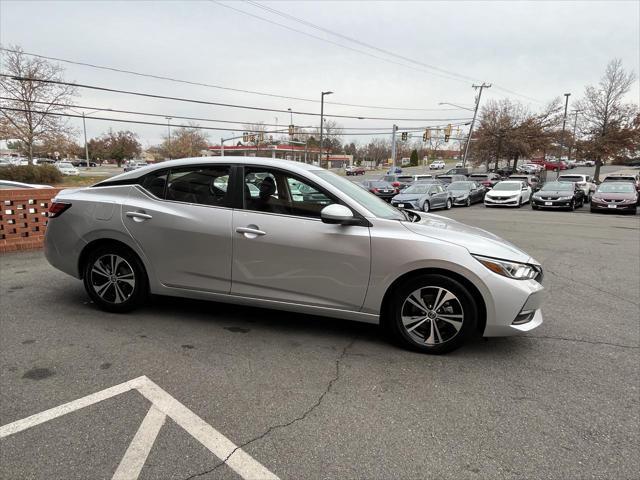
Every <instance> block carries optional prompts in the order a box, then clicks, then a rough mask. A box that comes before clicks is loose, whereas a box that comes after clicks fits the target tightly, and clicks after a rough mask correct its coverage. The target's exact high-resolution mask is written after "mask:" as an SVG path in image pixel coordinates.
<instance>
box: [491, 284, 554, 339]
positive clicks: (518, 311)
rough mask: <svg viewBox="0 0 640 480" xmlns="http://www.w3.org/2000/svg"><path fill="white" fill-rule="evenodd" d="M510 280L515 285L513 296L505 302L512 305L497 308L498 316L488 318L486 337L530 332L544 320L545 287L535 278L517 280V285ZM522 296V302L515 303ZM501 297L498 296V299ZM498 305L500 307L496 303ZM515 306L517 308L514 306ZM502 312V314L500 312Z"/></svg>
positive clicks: (512, 285)
mask: <svg viewBox="0 0 640 480" xmlns="http://www.w3.org/2000/svg"><path fill="white" fill-rule="evenodd" d="M512 282H514V280H511V281H509V283H510V284H511V285H510V286H511V287H515V291H512V293H511V295H512V297H511V298H510V299H509V301H507V299H506V298H505V299H504V300H505V303H508V304H509V305H510V308H506V306H507V305H504V306H503V307H502V308H497V309H496V310H497V311H496V313H497V315H496V318H494V319H487V324H486V326H485V329H484V333H483V335H484V336H485V337H504V336H511V335H517V334H518V333H521V332H528V331H530V330H533V329H534V328H537V327H539V326H540V325H542V323H543V322H544V316H543V314H542V309H541V308H542V301H543V298H544V287H543V286H542V285H541V284H540V283H538V282H537V281H535V280H526V281H525V280H515V282H517V283H516V284H515V285H514V284H513V283H512ZM518 284H520V285H518ZM517 298H520V303H518V304H517V306H516V303H513V302H514V301H517V300H516V299H517ZM499 300H500V299H498V298H496V301H499ZM496 307H498V306H497V305H496ZM514 307H515V308H514ZM498 312H501V314H498Z"/></svg>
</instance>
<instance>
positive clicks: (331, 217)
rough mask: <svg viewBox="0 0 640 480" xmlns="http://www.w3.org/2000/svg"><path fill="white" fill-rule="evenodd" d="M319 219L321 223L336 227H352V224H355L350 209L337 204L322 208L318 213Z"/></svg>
mask: <svg viewBox="0 0 640 480" xmlns="http://www.w3.org/2000/svg"><path fill="white" fill-rule="evenodd" d="M320 218H321V219H322V222H323V223H331V224H338V225H352V224H353V223H354V222H357V220H356V218H355V217H354V216H353V212H352V211H351V209H349V208H347V207H345V206H344V205H340V204H338V203H334V204H332V205H327V206H326V207H324V208H323V209H322V211H321V212H320Z"/></svg>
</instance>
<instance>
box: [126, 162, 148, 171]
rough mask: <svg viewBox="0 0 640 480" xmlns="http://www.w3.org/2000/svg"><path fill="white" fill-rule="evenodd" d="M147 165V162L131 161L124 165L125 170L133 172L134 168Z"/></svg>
mask: <svg viewBox="0 0 640 480" xmlns="http://www.w3.org/2000/svg"><path fill="white" fill-rule="evenodd" d="M147 165H148V164H147V162H131V163H128V164H127V165H125V166H124V171H125V172H131V171H133V170H137V169H139V168H143V167H146V166H147Z"/></svg>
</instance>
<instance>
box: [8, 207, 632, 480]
mask: <svg viewBox="0 0 640 480" xmlns="http://www.w3.org/2000/svg"><path fill="white" fill-rule="evenodd" d="M435 213H436V214H439V215H440V214H442V215H446V216H450V217H452V218H457V219H459V220H461V221H463V222H466V223H470V224H473V225H477V226H480V227H482V228H485V229H487V230H490V231H492V232H494V233H497V234H498V235H501V236H503V237H504V238H506V239H508V240H510V241H512V242H513V243H515V244H516V245H519V246H521V247H522V248H523V249H525V250H526V251H527V252H529V253H531V254H532V255H533V256H534V257H536V258H537V259H538V260H540V261H541V262H542V264H543V266H544V267H545V270H546V272H547V275H546V276H545V280H544V283H545V286H546V287H547V297H546V301H545V306H544V312H545V319H546V321H545V323H544V324H543V325H542V327H541V328H539V329H537V330H534V331H533V332H531V333H530V334H527V335H525V336H523V337H517V338H496V339H488V340H482V339H478V340H476V341H473V342H471V343H470V344H468V345H467V346H466V347H464V348H463V349H461V350H459V351H456V352H454V353H453V354H450V355H447V356H423V355H419V354H416V353H412V352H408V351H404V350H401V349H399V348H397V347H395V346H393V345H391V344H388V343H386V342H385V341H384V339H383V338H382V337H381V336H380V334H379V332H378V329H377V328H376V327H374V326H371V325H366V324H357V323H353V322H346V321H341V320H336V319H325V318H319V317H307V316H300V315H297V314H292V313H281V312H272V311H266V310H260V309H253V308H243V307H237V306H230V305H221V304H217V303H209V302H198V301H191V300H180V299H170V298H155V299H154V300H153V302H152V303H151V304H150V305H149V306H147V307H145V308H143V309H141V310H139V311H137V312H135V313H134V314H130V315H126V316H119V315H113V314H107V313H104V312H100V311H98V310H96V309H95V308H94V307H93V306H92V305H91V304H90V303H88V300H87V298H86V296H85V294H84V292H83V289H82V285H81V284H80V282H78V281H76V280H74V279H72V278H70V277H67V276H65V275H64V274H62V273H60V272H57V271H56V270H54V269H52V268H51V267H49V266H48V264H47V263H46V261H45V260H44V258H43V256H42V253H41V252H28V253H20V254H11V255H4V256H2V257H0V304H1V309H0V424H1V425H4V424H6V423H9V422H12V421H15V420H17V419H21V418H24V417H26V416H28V415H31V414H34V413H37V412H40V411H42V410H44V409H47V408H51V407H54V406H57V405H60V404H62V403H65V402H68V401H71V400H74V399H76V398H79V397H82V396H84V395H87V394H90V393H93V392H96V391H99V390H102V389H104V388H107V387H110V386H112V385H115V384H118V383H121V382H124V381H127V380H130V379H131V378H134V377H137V376H140V375H146V376H148V377H149V378H150V379H152V380H153V381H154V382H156V383H157V384H158V385H160V386H161V387H162V388H163V389H165V390H166V391H167V392H169V393H170V394H171V395H172V396H174V397H175V398H176V399H177V400H178V401H180V402H182V403H183V404H184V405H186V406H187V407H188V408H190V409H191V410H192V411H193V412H195V413H196V414H197V415H199V416H201V417H202V418H203V419H204V420H205V421H206V422H208V423H210V424H211V425H212V426H213V427H214V428H216V429H217V430H219V431H220V432H221V433H223V434H224V435H226V436H227V437H228V438H229V439H230V440H232V441H233V442H234V443H235V444H236V445H238V446H239V447H240V448H242V449H243V450H244V451H245V452H247V453H248V454H249V455H251V456H252V457H253V458H255V459H256V460H258V461H259V462H261V463H262V464H263V465H264V466H265V467H267V468H268V469H269V470H270V471H272V472H273V473H274V474H276V475H278V476H279V477H280V478H282V479H285V478H295V479H316V478H371V479H387V478H403V479H405V478H406V479H412V478H416V479H417V478H445V479H447V478H451V479H459V478H463V479H467V478H468V479H480V478H514V479H515V478H557V479H565V478H608V479H609V478H613V479H618V478H619V479H626V478H635V477H636V476H637V472H638V471H639V470H640V460H639V459H638V456H637V451H638V446H639V443H640V442H639V440H640V438H639V437H640V434H639V432H640V396H639V387H640V385H639V383H640V382H639V380H640V376H639V371H638V365H639V364H640V361H639V360H640V358H639V353H640V352H639V351H640V348H639V347H640V323H639V318H640V311H639V307H638V305H639V303H640V260H639V258H640V221H639V220H640V216H636V217H626V216H625V217H623V216H618V215H591V214H589V213H588V212H587V211H586V210H583V211H576V212H573V213H568V212H534V211H532V210H531V209H530V208H528V207H524V208H522V209H519V210H498V209H490V210H486V209H484V207H482V206H480V205H476V206H473V207H471V208H459V209H453V210H450V211H446V212H442V211H439V212H435ZM147 408H148V403H146V401H145V400H144V399H143V398H142V397H140V396H139V395H137V394H135V393H134V392H130V393H127V394H125V395H122V396H120V397H115V398H112V399H110V400H108V401H105V402H102V403H99V404H96V405H94V406H91V407H87V408H86V409H83V410H81V411H78V412H75V413H73V414H70V415H67V416H65V417H61V418H58V419H56V420H54V421H51V422H47V423H45V424H43V425H40V426H38V427H34V428H33V429H30V430H27V431H25V432H22V433H20V434H16V435H15V436H12V437H9V438H5V439H2V440H0V478H7V479H20V478H29V479H40V478H42V479H51V478H64V479H86V478H107V479H108V478H111V476H112V475H113V472H114V471H115V469H116V467H117V465H118V462H119V461H120V459H121V458H122V456H123V454H124V452H125V450H126V448H127V446H128V445H129V442H130V441H131V438H132V437H133V435H134V434H135V432H136V430H137V428H138V426H139V425H140V422H141V421H142V419H143V417H144V415H145V412H146V410H147ZM231 455H233V453H232V454H231ZM231 455H230V456H231ZM230 456H229V457H230ZM229 457H228V458H229ZM228 458H227V459H218V458H216V457H214V456H213V455H212V454H211V453H210V452H209V451H208V450H206V449H204V448H203V447H202V446H201V445H200V444H199V443H197V442H196V441H195V440H194V439H193V438H191V437H189V436H188V435H187V434H185V433H184V431H183V430H182V429H180V428H179V427H177V426H176V425H175V424H173V423H172V422H171V421H167V423H166V424H165V425H164V426H163V428H162V430H161V431H160V434H159V436H158V438H157V440H156V443H155V444H154V447H153V449H152V451H151V454H150V456H149V457H148V459H147V461H146V463H145V466H144V468H143V470H142V473H141V475H140V477H139V478H141V479H180V480H183V479H187V478H198V479H226V478H229V479H231V478H236V479H237V478H239V477H238V475H236V474H235V473H234V472H233V471H232V470H231V469H230V468H228V466H227V465H225V461H226V460H228Z"/></svg>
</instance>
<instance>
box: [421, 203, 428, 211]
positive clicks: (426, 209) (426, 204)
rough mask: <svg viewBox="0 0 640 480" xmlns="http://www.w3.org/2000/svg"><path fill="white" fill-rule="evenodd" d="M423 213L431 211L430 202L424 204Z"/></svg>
mask: <svg viewBox="0 0 640 480" xmlns="http://www.w3.org/2000/svg"><path fill="white" fill-rule="evenodd" d="M422 211H423V212H428V211H429V202H428V201H426V202H424V203H423V204H422Z"/></svg>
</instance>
